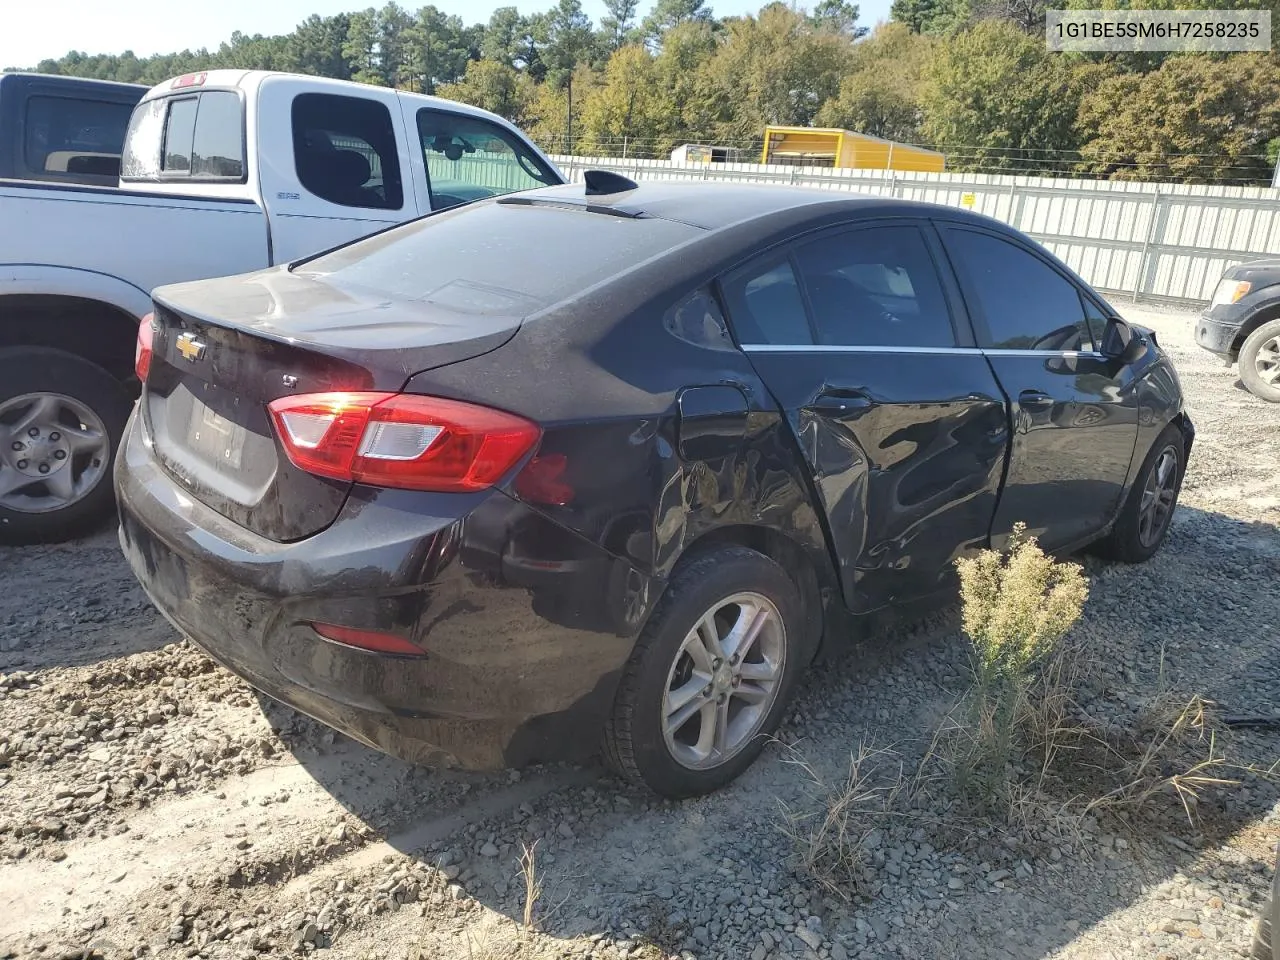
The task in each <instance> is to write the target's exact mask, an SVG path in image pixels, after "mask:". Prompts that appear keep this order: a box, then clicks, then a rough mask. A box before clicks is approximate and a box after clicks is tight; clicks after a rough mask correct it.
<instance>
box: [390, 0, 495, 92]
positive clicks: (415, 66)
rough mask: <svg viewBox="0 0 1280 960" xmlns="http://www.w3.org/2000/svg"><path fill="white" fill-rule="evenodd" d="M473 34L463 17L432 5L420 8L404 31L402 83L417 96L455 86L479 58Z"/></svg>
mask: <svg viewBox="0 0 1280 960" xmlns="http://www.w3.org/2000/svg"><path fill="white" fill-rule="evenodd" d="M477 47H478V44H473V33H472V31H471V30H470V29H469V28H468V27H466V26H465V25H464V24H463V22H462V18H460V17H456V16H449V15H447V14H445V13H443V12H442V11H441V10H440V9H439V8H438V7H436V6H434V5H430V6H426V7H423V8H422V9H421V10H419V11H418V13H417V15H416V16H415V17H414V19H413V22H412V24H410V26H409V27H408V28H407V29H406V30H405V48H406V62H405V66H404V70H403V71H402V83H403V84H404V85H405V86H407V87H408V88H409V89H411V90H414V91H417V92H419V93H435V92H436V87H437V86H438V85H439V84H442V83H457V82H458V81H459V80H461V79H462V77H463V75H464V74H465V73H466V70H467V64H468V63H469V62H470V61H471V60H472V59H473V58H478V57H479V56H480V51H479V49H477Z"/></svg>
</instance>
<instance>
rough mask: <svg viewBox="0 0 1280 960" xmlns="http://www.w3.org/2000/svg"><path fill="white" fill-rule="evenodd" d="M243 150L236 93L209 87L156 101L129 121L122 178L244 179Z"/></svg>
mask: <svg viewBox="0 0 1280 960" xmlns="http://www.w3.org/2000/svg"><path fill="white" fill-rule="evenodd" d="M244 149H245V145H244V107H243V106H242V104H241V102H240V97H239V95H238V94H236V93H233V92H232V91H230V90H209V91H206V92H204V93H200V94H196V95H194V96H184V97H165V98H163V99H159V100H152V101H150V102H149V103H147V104H144V105H143V106H142V107H140V108H139V109H138V110H137V112H136V113H135V114H134V116H133V120H132V121H131V122H130V125H129V133H128V136H127V137H126V139H125V146H124V157H123V159H122V160H121V179H124V180H159V179H164V180H170V179H180V180H182V179H185V180H191V181H196V182H209V181H218V180H235V181H243V180H244V176H245V162H244Z"/></svg>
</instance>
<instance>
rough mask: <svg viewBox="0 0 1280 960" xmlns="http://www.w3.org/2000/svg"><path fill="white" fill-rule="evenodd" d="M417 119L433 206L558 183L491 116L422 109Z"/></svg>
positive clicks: (518, 140)
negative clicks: (492, 120) (482, 116)
mask: <svg viewBox="0 0 1280 960" xmlns="http://www.w3.org/2000/svg"><path fill="white" fill-rule="evenodd" d="M417 123H418V137H419V139H420V140H421V142H422V158H423V160H424V162H425V164H426V168H427V189H428V191H430V194H431V207H432V209H433V210H440V209H443V208H445V207H454V206H457V205H458V204H460V203H469V202H471V201H472V200H481V199H484V198H485V197H495V196H498V195H499V194H503V193H512V192H514V191H516V190H532V189H533V188H535V187H545V186H548V185H550V184H554V183H559V182H560V181H559V179H558V178H557V177H556V176H555V175H554V174H553V173H552V172H551V171H550V169H548V167H547V165H546V164H545V163H543V162H542V161H541V160H540V159H538V156H537V154H535V153H534V152H533V151H532V150H530V149H529V147H528V145H527V144H525V143H524V142H522V141H521V140H520V138H519V137H516V136H515V135H513V134H512V133H511V132H510V131H509V130H506V129H504V128H503V127H500V126H498V125H497V124H495V123H490V122H489V121H488V120H484V119H482V118H480V117H470V116H467V115H466V114H461V113H450V112H448V111H446V110H432V109H430V108H423V109H421V110H419V111H418V117H417Z"/></svg>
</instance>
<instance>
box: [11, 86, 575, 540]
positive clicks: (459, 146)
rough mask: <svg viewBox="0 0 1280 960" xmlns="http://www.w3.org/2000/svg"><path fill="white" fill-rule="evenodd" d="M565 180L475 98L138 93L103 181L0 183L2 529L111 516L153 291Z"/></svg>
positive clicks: (60, 531) (182, 90) (197, 89)
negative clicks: (107, 180)
mask: <svg viewBox="0 0 1280 960" xmlns="http://www.w3.org/2000/svg"><path fill="white" fill-rule="evenodd" d="M8 148H9V145H7V144H3V143H0V150H6V149H8ZM563 182H565V179H564V176H563V175H562V174H561V173H560V171H559V170H557V169H556V167H555V165H554V164H553V163H552V162H551V161H550V160H548V159H547V157H546V156H545V155H544V154H543V153H542V152H541V151H540V150H538V148H537V147H535V146H534V145H533V144H532V143H531V142H530V141H529V140H528V138H527V137H525V136H524V134H522V133H521V132H520V131H519V130H518V129H517V128H516V127H514V126H512V125H511V124H510V123H508V122H507V121H505V120H503V119H502V118H501V117H498V116H495V115H494V114H491V113H487V112H485V111H483V110H478V109H475V108H474V107H469V106H466V105H463V104H458V103H453V102H450V101H447V100H440V99H438V98H435V97H426V96H420V95H417V94H409V93H402V92H398V91H394V90H387V89H382V88H378V87H370V86H365V85H363V84H356V83H347V82H344V81H338V80H324V79H318V78H315V77H302V76H293V75H289V74H279V73H265V72H247V71H242V70H213V71H209V72H207V73H198V74H191V75H187V76H182V77H178V78H177V79H175V80H172V81H169V82H167V83H163V84H161V85H159V86H157V87H154V88H153V89H151V90H150V91H149V92H148V93H147V94H146V95H145V96H144V97H143V98H142V100H141V101H140V102H139V103H138V105H137V107H136V108H135V109H134V111H133V114H132V117H131V119H130V121H129V127H128V132H127V134H126V136H125V140H124V148H123V153H122V156H121V158H120V184H119V187H118V188H116V187H96V186H75V185H66V184H54V183H47V182H34V181H23V180H14V179H0V542H10V543H15V542H28V541H34V540H50V539H58V538H62V537H66V536H70V535H74V534H75V533H77V532H80V531H82V530H84V529H85V528H86V527H87V526H89V525H91V524H93V523H95V522H97V521H98V520H99V519H100V518H101V517H102V516H103V515H104V514H106V513H107V512H108V511H110V509H111V507H112V501H111V483H110V471H111V462H112V459H113V456H114V453H115V449H116V442H117V440H118V438H119V436H120V433H121V430H122V429H123V426H124V421H125V419H126V417H127V416H128V413H129V409H130V406H131V405H132V398H133V395H134V392H135V389H136V381H135V380H134V379H133V359H134V347H135V343H136V338H137V332H138V325H139V323H140V321H141V320H142V318H143V317H144V316H145V315H146V314H147V313H148V311H149V310H150V309H151V291H152V290H153V289H154V288H155V287H157V286H161V285H163V284H167V283H175V282H179V281H185V280H198V279H203V278H206V277H216V276H224V275H227V274H234V273H242V272H246V271H250V270H255V269H261V268H264V267H268V266H271V265H274V264H278V263H284V262H288V261H292V260H296V259H299V258H301V257H305V256H307V255H310V254H314V253H318V252H319V251H321V250H325V249H328V248H330V247H334V246H338V245H340V244H343V243H346V242H348V241H351V240H354V239H357V238H359V237H362V236H365V235H367V234H370V233H373V232H375V231H377V230H381V229H384V228H386V227H390V226H392V225H394V224H397V223H401V222H403V221H406V220H409V219H412V218H414V217H418V216H421V215H423V214H426V213H429V212H431V211H434V210H440V209H442V208H445V207H449V206H453V205H456V204H458V203H464V202H467V201H470V200H474V199H479V198H482V197H487V196H494V195H496V194H501V193H508V192H511V191H515V190H525V189H530V188H533V187H539V186H543V185H546V184H556V183H563Z"/></svg>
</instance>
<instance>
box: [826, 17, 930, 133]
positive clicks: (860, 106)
mask: <svg viewBox="0 0 1280 960" xmlns="http://www.w3.org/2000/svg"><path fill="white" fill-rule="evenodd" d="M935 42H936V41H934V40H932V39H931V38H930V37H926V36H921V35H920V34H917V33H912V32H911V30H910V29H909V28H908V27H907V25H906V24H903V23H885V24H881V25H880V26H879V27H877V28H876V31H875V32H874V33H873V34H871V36H870V37H868V38H867V39H866V40H864V41H862V42H861V43H859V44H857V45H856V46H855V47H854V48H853V55H852V58H851V69H850V71H849V73H847V74H846V75H845V76H844V77H843V78H842V79H841V81H840V92H839V93H838V94H837V95H836V96H835V97H833V98H831V99H830V100H828V101H827V102H826V103H824V104H823V105H822V108H821V109H820V110H819V111H818V116H817V118H816V122H817V124H818V125H819V126H822V127H840V128H842V129H845V130H854V131H857V132H858V133H868V134H871V136H873V137H881V138H883V139H885V140H897V141H900V142H905V143H916V142H919V140H920V119H921V118H920V95H921V78H922V77H923V75H924V72H925V68H926V66H927V65H928V63H929V60H930V58H931V57H932V55H933V46H934V43H935Z"/></svg>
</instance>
